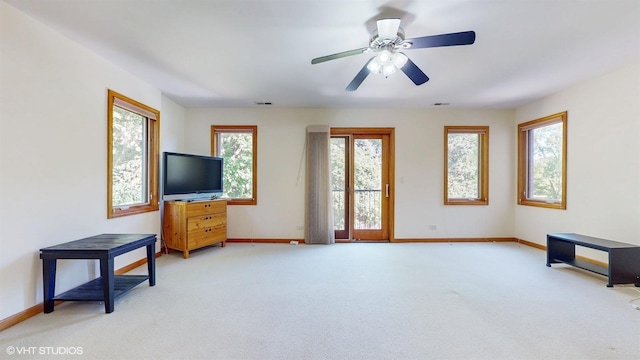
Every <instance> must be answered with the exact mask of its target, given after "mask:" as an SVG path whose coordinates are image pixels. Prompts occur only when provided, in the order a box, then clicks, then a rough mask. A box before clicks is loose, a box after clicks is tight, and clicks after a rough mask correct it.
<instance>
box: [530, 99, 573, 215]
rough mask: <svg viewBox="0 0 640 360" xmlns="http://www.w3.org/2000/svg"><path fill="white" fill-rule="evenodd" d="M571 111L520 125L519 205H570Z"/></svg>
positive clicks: (548, 206)
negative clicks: (569, 153) (568, 179)
mask: <svg viewBox="0 0 640 360" xmlns="http://www.w3.org/2000/svg"><path fill="white" fill-rule="evenodd" d="M566 180H567V112H566V111H565V112H562V113H559V114H554V115H550V116H547V117H544V118H542V119H537V120H533V121H529V122H526V123H522V124H519V125H518V204H520V205H531V206H540V207H546V208H553V209H566V208H567V181H566Z"/></svg>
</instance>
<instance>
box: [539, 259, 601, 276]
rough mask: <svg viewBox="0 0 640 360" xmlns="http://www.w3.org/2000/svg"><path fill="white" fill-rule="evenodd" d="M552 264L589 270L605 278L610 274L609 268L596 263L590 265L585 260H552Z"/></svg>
mask: <svg viewBox="0 0 640 360" xmlns="http://www.w3.org/2000/svg"><path fill="white" fill-rule="evenodd" d="M554 261H555V262H554ZM551 263H552V264H554V263H564V264H568V265H572V266H575V267H577V268H580V269H584V270H588V271H591V272H594V273H596V274H600V275H604V276H607V275H608V274H609V269H608V268H606V267H604V266H600V265H597V264H594V263H590V262H588V261H584V260H578V259H552V260H551Z"/></svg>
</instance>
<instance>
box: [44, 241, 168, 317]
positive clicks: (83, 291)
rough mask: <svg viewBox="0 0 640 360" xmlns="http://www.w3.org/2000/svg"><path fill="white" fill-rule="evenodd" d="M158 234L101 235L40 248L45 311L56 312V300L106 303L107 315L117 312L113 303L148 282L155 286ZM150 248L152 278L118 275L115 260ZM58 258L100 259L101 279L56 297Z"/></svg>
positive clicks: (148, 265) (149, 270)
mask: <svg viewBox="0 0 640 360" xmlns="http://www.w3.org/2000/svg"><path fill="white" fill-rule="evenodd" d="M155 243H156V235H155V234H102V235H96V236H91V237H88V238H84V239H80V240H75V241H71V242H67V243H64V244H59V245H54V246H50V247H47V248H44V249H40V259H42V274H43V277H44V279H43V280H44V281H43V287H44V312H45V313H50V312H53V305H54V301H55V300H66V301H104V309H105V312H106V313H111V312H113V310H114V300H115V299H116V298H118V297H119V296H121V295H123V294H124V293H126V292H127V291H129V290H131V289H132V288H134V287H135V286H137V285H138V284H141V283H142V282H144V281H145V280H147V279H148V280H149V286H154V285H155V284H156V265H155V259H156V258H155ZM143 246H146V247H147V268H148V274H149V275H115V274H114V268H113V263H114V260H113V259H114V258H115V257H116V256H118V255H122V254H124V253H127V252H129V251H132V250H135V249H138V248H141V247H143ZM58 259H85V260H87V259H98V260H100V277H99V278H97V279H94V280H92V281H89V282H88V283H86V284H83V285H80V286H78V287H76V288H74V289H71V290H69V291H67V292H64V293H62V294H60V295H57V296H56V295H55V289H56V261H57V260H58Z"/></svg>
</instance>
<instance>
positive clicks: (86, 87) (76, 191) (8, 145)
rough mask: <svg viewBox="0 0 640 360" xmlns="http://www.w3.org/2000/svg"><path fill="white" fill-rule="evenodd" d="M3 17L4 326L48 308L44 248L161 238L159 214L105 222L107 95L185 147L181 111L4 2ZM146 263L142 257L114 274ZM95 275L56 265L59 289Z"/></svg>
mask: <svg viewBox="0 0 640 360" xmlns="http://www.w3.org/2000/svg"><path fill="white" fill-rule="evenodd" d="M0 16H1V18H0V23H1V31H0V49H1V51H0V60H1V61H0V83H1V86H2V92H1V98H0V120H1V121H0V140H1V141H0V319H3V318H6V317H8V316H11V315H14V314H16V313H18V312H20V311H23V310H25V309H27V308H29V307H31V306H34V305H36V304H38V303H40V302H42V266H41V261H40V259H39V249H40V248H43V247H47V246H51V245H55V244H58V243H61V242H65V241H71V240H75V239H79V238H82V237H86V236H91V235H95V234H100V233H106V232H111V233H155V234H159V233H160V213H159V212H153V213H148V214H141V215H135V216H128V217H124V218H118V219H111V220H107V204H106V201H107V199H106V197H107V174H106V173H107V164H106V161H107V154H106V151H107V142H106V141H107V132H106V131H107V125H106V121H107V115H106V111H107V89H108V88H110V89H113V90H115V91H117V92H119V93H122V94H124V95H126V96H129V97H131V98H133V99H136V100H137V101H140V102H142V103H144V104H146V105H148V106H151V107H153V108H156V109H159V110H160V111H161V130H160V132H161V139H162V140H163V141H164V142H166V143H168V144H170V145H171V148H172V149H178V148H180V147H181V146H183V142H184V134H183V130H182V129H183V128H184V110H183V109H182V108H181V107H179V106H178V105H176V104H175V103H173V102H171V101H170V100H168V99H166V98H163V97H162V96H161V94H160V91H159V90H157V89H155V88H153V87H152V86H150V85H149V84H147V83H145V82H143V81H141V80H139V79H137V78H135V77H134V76H132V75H131V74H129V73H127V72H125V71H123V70H121V69H119V68H117V67H115V66H113V65H112V64H110V63H108V62H106V61H105V60H103V59H102V58H99V57H97V56H96V55H94V54H93V53H91V52H89V51H88V50H86V49H84V48H82V47H80V46H79V45H78V44H76V43H74V42H72V41H70V40H68V39H67V38H64V37H62V36H61V35H59V34H58V33H56V32H54V31H52V30H50V29H49V28H47V27H45V26H43V25H42V24H40V23H38V22H36V21H34V20H32V19H31V18H29V17H27V16H25V15H24V14H23V13H21V12H19V11H17V10H16V9H15V8H13V7H11V6H9V5H7V4H6V3H4V2H0ZM165 129H170V130H171V131H164V130H165ZM173 131H175V132H176V133H177V135H175V136H174V135H172V132H173ZM158 249H159V243H158ZM145 256H146V254H145V252H144V249H138V250H136V251H134V252H132V253H129V254H125V255H122V256H120V257H118V258H116V262H115V267H116V269H117V268H119V267H122V266H125V265H128V264H130V263H132V262H134V261H137V260H139V259H141V258H144V257H145ZM96 273H98V268H97V264H96V263H95V261H68V260H62V261H59V262H58V281H57V284H56V286H57V290H58V291H64V290H66V289H69V288H71V287H73V286H76V285H78V284H80V283H82V282H84V281H86V280H89V279H91V278H93V277H95V276H96Z"/></svg>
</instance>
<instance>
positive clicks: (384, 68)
mask: <svg viewBox="0 0 640 360" xmlns="http://www.w3.org/2000/svg"><path fill="white" fill-rule="evenodd" d="M376 24H377V29H376V30H374V31H373V33H372V34H371V39H370V40H369V46H367V47H363V48H360V49H354V50H349V51H343V52H339V53H336V54H332V55H326V56H321V57H318V58H315V59H313V60H311V64H319V63H321V62H325V61H329V60H335V59H340V58H343V57H347V56H352V55H358V54H363V53H375V54H376V55H375V56H373V57H372V58H370V59H369V61H367V63H366V64H365V65H364V66H363V67H362V69H361V70H360V72H358V74H356V77H355V78H353V80H351V83H349V85H348V86H347V91H355V90H356V89H357V88H358V87H359V86H360V84H362V82H363V81H364V79H366V77H367V76H368V75H369V74H370V73H380V74H382V75H384V76H385V77H387V76H389V75H391V74H393V73H395V72H396V70H397V69H400V70H402V72H404V73H405V74H406V75H407V76H408V77H409V79H411V81H413V83H414V84H416V85H422V84H424V83H425V82H427V81H429V77H428V76H427V75H426V74H425V73H424V72H422V70H420V68H419V67H418V66H417V65H416V64H415V63H413V61H411V60H410V59H409V58H408V57H407V55H405V54H404V53H403V52H402V51H401V50H408V49H422V48H430V47H440V46H454V45H471V44H473V43H474V42H475V41H476V33H475V32H473V31H463V32H457V33H450V34H441V35H431V36H423V37H418V38H413V39H405V38H404V30H403V29H402V28H401V27H400V19H380V20H378V21H377V23H376Z"/></svg>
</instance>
